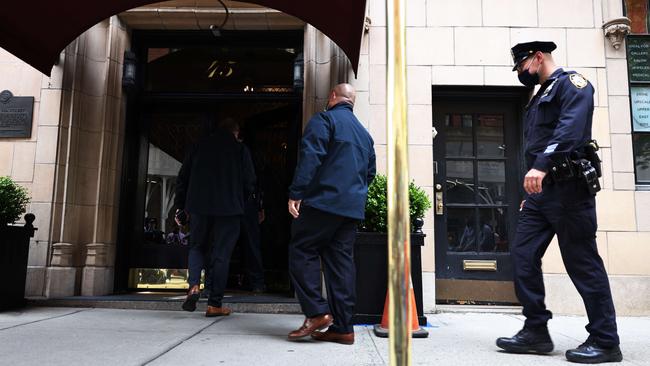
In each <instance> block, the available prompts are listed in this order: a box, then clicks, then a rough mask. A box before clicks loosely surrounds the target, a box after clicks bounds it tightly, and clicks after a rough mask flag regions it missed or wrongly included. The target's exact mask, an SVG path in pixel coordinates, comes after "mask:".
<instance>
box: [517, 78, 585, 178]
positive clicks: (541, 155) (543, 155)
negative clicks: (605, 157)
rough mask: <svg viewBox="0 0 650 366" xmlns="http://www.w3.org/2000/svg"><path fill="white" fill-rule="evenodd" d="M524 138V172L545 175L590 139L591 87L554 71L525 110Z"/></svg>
mask: <svg viewBox="0 0 650 366" xmlns="http://www.w3.org/2000/svg"><path fill="white" fill-rule="evenodd" d="M526 109H527V111H526V122H525V126H524V136H525V138H526V148H525V151H526V164H527V167H528V169H531V168H535V169H537V170H541V171H545V172H548V171H549V169H550V168H551V164H552V162H553V161H560V160H561V159H562V158H563V157H567V156H569V155H570V154H571V153H572V152H573V151H575V150H577V149H579V148H581V147H583V146H584V145H585V144H586V142H587V141H589V140H591V122H592V117H593V113H594V88H593V87H592V86H591V83H589V81H587V80H586V79H585V78H584V77H582V75H580V74H577V73H576V72H575V71H564V70H563V69H557V70H556V71H555V72H553V74H551V76H550V77H549V78H548V80H546V82H544V84H543V85H542V86H541V87H540V89H539V91H538V92H537V94H536V95H535V97H533V99H532V100H531V101H530V103H528V106H527V107H526Z"/></svg>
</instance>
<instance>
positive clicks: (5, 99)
mask: <svg viewBox="0 0 650 366" xmlns="http://www.w3.org/2000/svg"><path fill="white" fill-rule="evenodd" d="M33 112H34V97H14V95H13V94H12V93H11V92H10V91H9V90H5V91H3V92H2V93H0V138H1V137H27V138H29V137H31V136H32V115H33Z"/></svg>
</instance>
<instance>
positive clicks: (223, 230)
mask: <svg viewBox="0 0 650 366" xmlns="http://www.w3.org/2000/svg"><path fill="white" fill-rule="evenodd" d="M192 220H194V225H196V226H194V227H193V229H194V230H197V232H196V233H195V232H192V234H191V235H192V236H194V235H197V234H199V235H197V239H198V237H199V236H201V237H202V238H203V240H208V244H209V245H210V246H211V253H210V258H209V261H208V263H207V264H205V267H206V268H209V269H210V270H209V271H206V276H210V277H211V284H210V297H209V298H208V305H211V306H217V307H221V305H222V304H221V300H222V299H223V294H224V291H225V289H226V283H227V282H228V268H229V265H230V257H231V255H232V251H233V248H234V247H235V244H236V243H237V239H238V238H239V229H240V222H241V215H237V216H211V215H196V214H195V215H192ZM198 229H200V230H198ZM197 242H199V241H198V240H197ZM199 248H200V247H199V246H197V247H196V248H195V250H194V251H192V248H190V258H195V260H194V261H192V260H190V267H191V268H190V274H191V277H192V280H194V278H195V275H192V273H194V274H196V273H197V268H198V273H199V274H200V271H201V266H200V263H198V262H199V260H198V259H197V258H198V257H199V256H202V254H203V252H202V251H200V249H199ZM207 282H208V279H206V283H207ZM190 284H191V283H190Z"/></svg>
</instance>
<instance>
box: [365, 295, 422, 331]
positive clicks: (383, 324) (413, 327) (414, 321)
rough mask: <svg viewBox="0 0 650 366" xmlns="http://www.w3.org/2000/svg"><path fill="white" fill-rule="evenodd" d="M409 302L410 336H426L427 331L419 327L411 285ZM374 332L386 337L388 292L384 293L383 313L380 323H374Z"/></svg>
mask: <svg viewBox="0 0 650 366" xmlns="http://www.w3.org/2000/svg"><path fill="white" fill-rule="evenodd" d="M409 302H410V303H411V304H410V312H411V336H412V337H413V338H427V337H428V336H429V332H427V330H426V329H424V328H422V327H420V324H419V322H418V311H417V307H416V305H415V293H414V292H413V286H410V288H409ZM374 332H375V335H376V336H377V337H382V338H388V293H386V301H385V302H384V313H383V314H382V316H381V324H375V327H374Z"/></svg>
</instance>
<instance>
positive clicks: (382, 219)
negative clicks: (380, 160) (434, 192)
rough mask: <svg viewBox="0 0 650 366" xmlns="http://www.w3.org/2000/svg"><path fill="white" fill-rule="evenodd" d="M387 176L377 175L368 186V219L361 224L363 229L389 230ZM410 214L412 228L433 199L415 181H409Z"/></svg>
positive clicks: (383, 231)
mask: <svg viewBox="0 0 650 366" xmlns="http://www.w3.org/2000/svg"><path fill="white" fill-rule="evenodd" d="M387 184H388V181H387V178H386V176H385V175H377V176H376V177H375V180H374V181H373V182H372V184H370V186H369V187H368V201H367V202H366V219H365V221H364V222H363V223H362V224H361V229H362V230H363V231H375V232H382V233H385V232H386V231H387V230H388V201H387V197H386V194H387ZM409 202H410V203H409V216H410V221H411V229H413V228H414V227H415V225H414V224H415V220H416V219H421V218H424V214H425V213H426V212H427V210H428V209H429V208H431V200H430V199H429V196H427V194H426V192H424V191H423V190H422V189H421V188H420V187H418V186H416V185H415V183H413V182H410V183H409Z"/></svg>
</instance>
